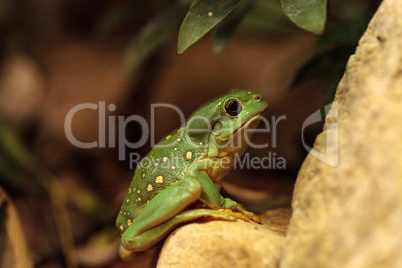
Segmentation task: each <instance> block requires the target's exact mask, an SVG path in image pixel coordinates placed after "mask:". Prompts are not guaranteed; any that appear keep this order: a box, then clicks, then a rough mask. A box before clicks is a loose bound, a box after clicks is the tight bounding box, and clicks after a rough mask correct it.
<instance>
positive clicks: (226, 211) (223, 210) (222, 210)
mask: <svg viewBox="0 0 402 268" xmlns="http://www.w3.org/2000/svg"><path fill="white" fill-rule="evenodd" d="M218 211H220V212H225V213H233V210H231V209H223V208H222V209H218Z"/></svg>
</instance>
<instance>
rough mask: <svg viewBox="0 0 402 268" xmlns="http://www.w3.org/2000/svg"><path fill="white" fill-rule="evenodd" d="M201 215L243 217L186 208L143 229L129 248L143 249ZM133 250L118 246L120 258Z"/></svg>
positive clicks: (217, 217)
mask: <svg viewBox="0 0 402 268" xmlns="http://www.w3.org/2000/svg"><path fill="white" fill-rule="evenodd" d="M203 217H211V218H214V219H222V220H229V221H234V220H236V219H242V220H245V219H244V215H243V214H241V213H233V212H230V213H228V212H225V211H219V210H212V209H192V210H186V211H184V212H182V213H180V214H178V215H176V216H174V217H173V218H171V219H169V220H168V221H165V222H164V223H161V224H159V225H158V226H156V227H154V228H152V229H150V230H147V231H145V232H144V233H142V234H140V235H138V236H136V237H134V238H133V239H132V240H131V241H130V242H131V243H130V246H131V248H130V249H133V251H145V250H147V249H149V248H151V247H153V246H154V245H155V244H156V243H158V242H159V241H160V240H161V239H163V237H165V236H166V235H167V234H168V233H169V232H170V231H172V230H173V229H174V228H175V227H177V226H178V225H179V224H182V223H185V222H189V221H194V220H196V219H199V218H203ZM131 254H134V252H130V251H128V250H126V249H124V248H123V247H121V248H120V255H121V256H122V258H129V257H130V255H131Z"/></svg>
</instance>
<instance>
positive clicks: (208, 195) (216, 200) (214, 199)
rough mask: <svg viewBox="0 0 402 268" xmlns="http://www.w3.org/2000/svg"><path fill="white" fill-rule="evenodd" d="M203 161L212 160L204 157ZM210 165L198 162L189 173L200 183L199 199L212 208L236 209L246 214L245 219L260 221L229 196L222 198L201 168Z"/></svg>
mask: <svg viewBox="0 0 402 268" xmlns="http://www.w3.org/2000/svg"><path fill="white" fill-rule="evenodd" d="M204 161H214V160H210V159H206V160H204ZM208 165H211V163H210V162H209V163H208V162H206V163H205V162H204V163H203V162H200V163H199V164H198V165H197V166H196V167H195V168H193V169H192V170H191V171H190V172H189V173H190V174H191V175H192V176H193V177H196V178H197V181H198V182H199V183H200V184H201V196H200V200H201V201H202V202H204V203H205V204H206V205H207V206H209V207H210V208H212V209H230V210H233V211H238V212H240V213H243V214H244V215H245V216H246V219H251V220H252V221H254V222H257V223H260V222H261V219H260V218H259V217H258V216H257V215H255V214H254V213H253V212H250V211H247V210H246V209H244V207H243V206H241V205H240V204H238V203H237V202H236V201H233V200H232V199H230V198H224V197H223V196H222V195H221V194H220V193H219V192H218V189H217V188H216V186H215V184H214V183H213V182H212V180H211V178H210V177H209V176H208V174H207V173H206V172H205V171H204V170H203V169H202V168H203V167H205V166H208Z"/></svg>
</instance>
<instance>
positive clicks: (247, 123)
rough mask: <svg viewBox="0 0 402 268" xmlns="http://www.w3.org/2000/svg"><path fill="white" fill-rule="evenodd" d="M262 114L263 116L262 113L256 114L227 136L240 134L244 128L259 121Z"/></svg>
mask: <svg viewBox="0 0 402 268" xmlns="http://www.w3.org/2000/svg"><path fill="white" fill-rule="evenodd" d="M262 114H263V112H261V113H258V114H256V115H254V116H253V117H250V118H249V119H248V120H247V121H246V122H244V123H243V125H241V126H240V127H238V128H236V129H235V130H234V131H233V132H232V133H230V135H229V136H233V135H235V134H237V133H238V132H242V131H243V130H244V129H245V128H247V127H248V126H250V125H251V124H252V123H254V122H256V121H258V120H260V117H261V116H262Z"/></svg>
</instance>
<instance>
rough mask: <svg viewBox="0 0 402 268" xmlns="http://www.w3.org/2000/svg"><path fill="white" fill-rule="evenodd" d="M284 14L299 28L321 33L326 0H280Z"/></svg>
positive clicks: (324, 18)
mask: <svg viewBox="0 0 402 268" xmlns="http://www.w3.org/2000/svg"><path fill="white" fill-rule="evenodd" d="M281 4H282V7H283V11H284V12H285V14H286V16H288V17H289V19H290V20H291V21H292V22H293V23H295V24H296V25H297V26H299V27H300V28H302V29H304V30H307V31H310V32H313V33H315V34H321V33H322V32H323V31H324V26H325V21H326V18H327V0H281Z"/></svg>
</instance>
